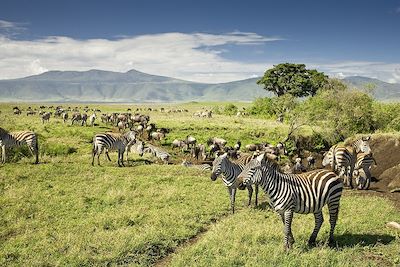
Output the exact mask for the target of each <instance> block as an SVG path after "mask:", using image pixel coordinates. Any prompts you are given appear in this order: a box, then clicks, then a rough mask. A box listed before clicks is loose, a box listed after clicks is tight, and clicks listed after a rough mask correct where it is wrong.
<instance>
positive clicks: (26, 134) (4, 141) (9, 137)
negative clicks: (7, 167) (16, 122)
mask: <svg viewBox="0 0 400 267" xmlns="http://www.w3.org/2000/svg"><path fill="white" fill-rule="evenodd" d="M25 144H26V145H27V146H28V148H29V151H30V152H31V153H32V155H34V156H35V158H36V160H35V164H38V163H39V145H38V139H37V135H36V134H35V133H34V132H31V131H22V132H11V133H10V132H8V131H6V130H4V129H3V128H0V148H1V162H2V163H5V162H6V148H9V147H18V146H22V145H25Z"/></svg>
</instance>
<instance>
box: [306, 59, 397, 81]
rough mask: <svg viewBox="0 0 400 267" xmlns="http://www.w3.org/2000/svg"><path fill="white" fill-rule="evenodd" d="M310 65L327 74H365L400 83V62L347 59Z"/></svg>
mask: <svg viewBox="0 0 400 267" xmlns="http://www.w3.org/2000/svg"><path fill="white" fill-rule="evenodd" d="M307 66H309V67H313V68H318V69H319V70H321V71H324V72H326V73H327V74H329V75H331V76H334V77H338V78H344V77H348V76H365V77H370V78H376V79H379V80H382V81H386V82H391V83H394V82H396V83H400V63H385V62H369V61H346V62H338V63H333V64H326V63H321V64H315V63H310V64H307Z"/></svg>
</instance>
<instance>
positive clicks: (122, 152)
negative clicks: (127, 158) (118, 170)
mask: <svg viewBox="0 0 400 267" xmlns="http://www.w3.org/2000/svg"><path fill="white" fill-rule="evenodd" d="M124 152H125V151H124V150H123V149H121V152H120V154H121V165H122V167H125V164H124Z"/></svg>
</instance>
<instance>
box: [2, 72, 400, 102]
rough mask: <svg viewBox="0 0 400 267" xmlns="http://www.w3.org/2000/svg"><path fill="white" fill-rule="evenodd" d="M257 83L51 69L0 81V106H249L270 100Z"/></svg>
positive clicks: (358, 81)
mask: <svg viewBox="0 0 400 267" xmlns="http://www.w3.org/2000/svg"><path fill="white" fill-rule="evenodd" d="M258 79H259V77H256V78H249V79H245V80H239V81H233V82H225V83H217V84H212V83H199V82H192V81H185V80H181V79H176V78H170V77H167V76H159V75H154V74H148V73H144V72H141V71H137V70H134V69H132V70H129V71H127V72H115V71H106V70H97V69H92V70H88V71H57V70H53V71H48V72H44V73H41V74H38V75H32V76H27V77H24V78H18V79H9V80H0V102H29V101H31V102H187V101H253V100H254V99H255V98H257V97H266V96H272V93H271V92H267V91H266V90H263V89H262V86H260V85H257V83H256V81H257V80H258ZM343 81H344V82H345V83H346V84H348V85H349V86H351V87H355V88H358V89H360V90H363V89H364V88H366V87H370V86H369V85H370V84H374V86H373V87H374V88H373V89H372V90H370V92H371V94H372V95H373V96H374V98H376V99H377V100H381V101H398V100H400V84H391V83H386V82H383V81H380V80H378V79H373V78H368V77H363V76H351V77H346V78H344V79H343ZM367 85H368V86H367ZM364 91H365V90H364Z"/></svg>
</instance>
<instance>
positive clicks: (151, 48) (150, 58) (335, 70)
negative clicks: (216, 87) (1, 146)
mask: <svg viewBox="0 0 400 267" xmlns="http://www.w3.org/2000/svg"><path fill="white" fill-rule="evenodd" d="M0 25H3V27H12V25H13V24H12V23H11V25H9V24H7V22H2V24H0ZM0 27H1V26H0ZM278 40H282V39H280V38H275V37H265V36H261V35H258V34H256V33H249V32H237V31H236V32H232V33H227V34H207V33H193V34H187V33H178V32H175V33H163V34H151V35H140V36H135V37H123V38H120V39H116V40H108V39H88V40H78V39H73V38H69V37H62V36H50V37H46V38H43V39H38V40H29V41H27V40H15V39H13V38H10V37H8V36H5V35H3V36H2V35H1V33H0V79H11V78H19V77H25V76H29V75H34V74H39V73H42V72H45V71H47V70H78V71H85V70H89V69H102V70H110V71H119V72H125V71H128V70H130V69H137V70H139V71H142V72H146V73H150V74H156V75H164V76H169V77H175V78H180V79H184V80H190V81H197V82H207V83H217V82H228V81H233V80H240V79H246V78H250V77H254V76H262V75H263V73H264V71H265V70H266V69H267V68H270V67H272V66H273V65H274V64H277V63H280V62H268V61H265V62H257V63H251V62H241V61H235V60H229V59H226V58H224V57H223V56H224V53H225V52H226V50H225V49H226V47H224V45H227V44H233V45H246V46H249V50H251V51H252V52H254V51H256V50H257V49H260V48H261V47H257V45H259V44H264V43H265V42H273V41H278ZM305 64H306V65H307V67H308V68H316V69H318V70H320V71H324V72H326V73H327V74H329V75H331V76H334V77H340V78H343V77H346V76H352V75H361V76H367V77H376V78H378V79H381V80H383V81H388V82H400V64H398V63H390V64H387V63H384V62H368V61H346V62H336V63H329V64H328V63H326V62H319V63H316V62H305Z"/></svg>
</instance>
